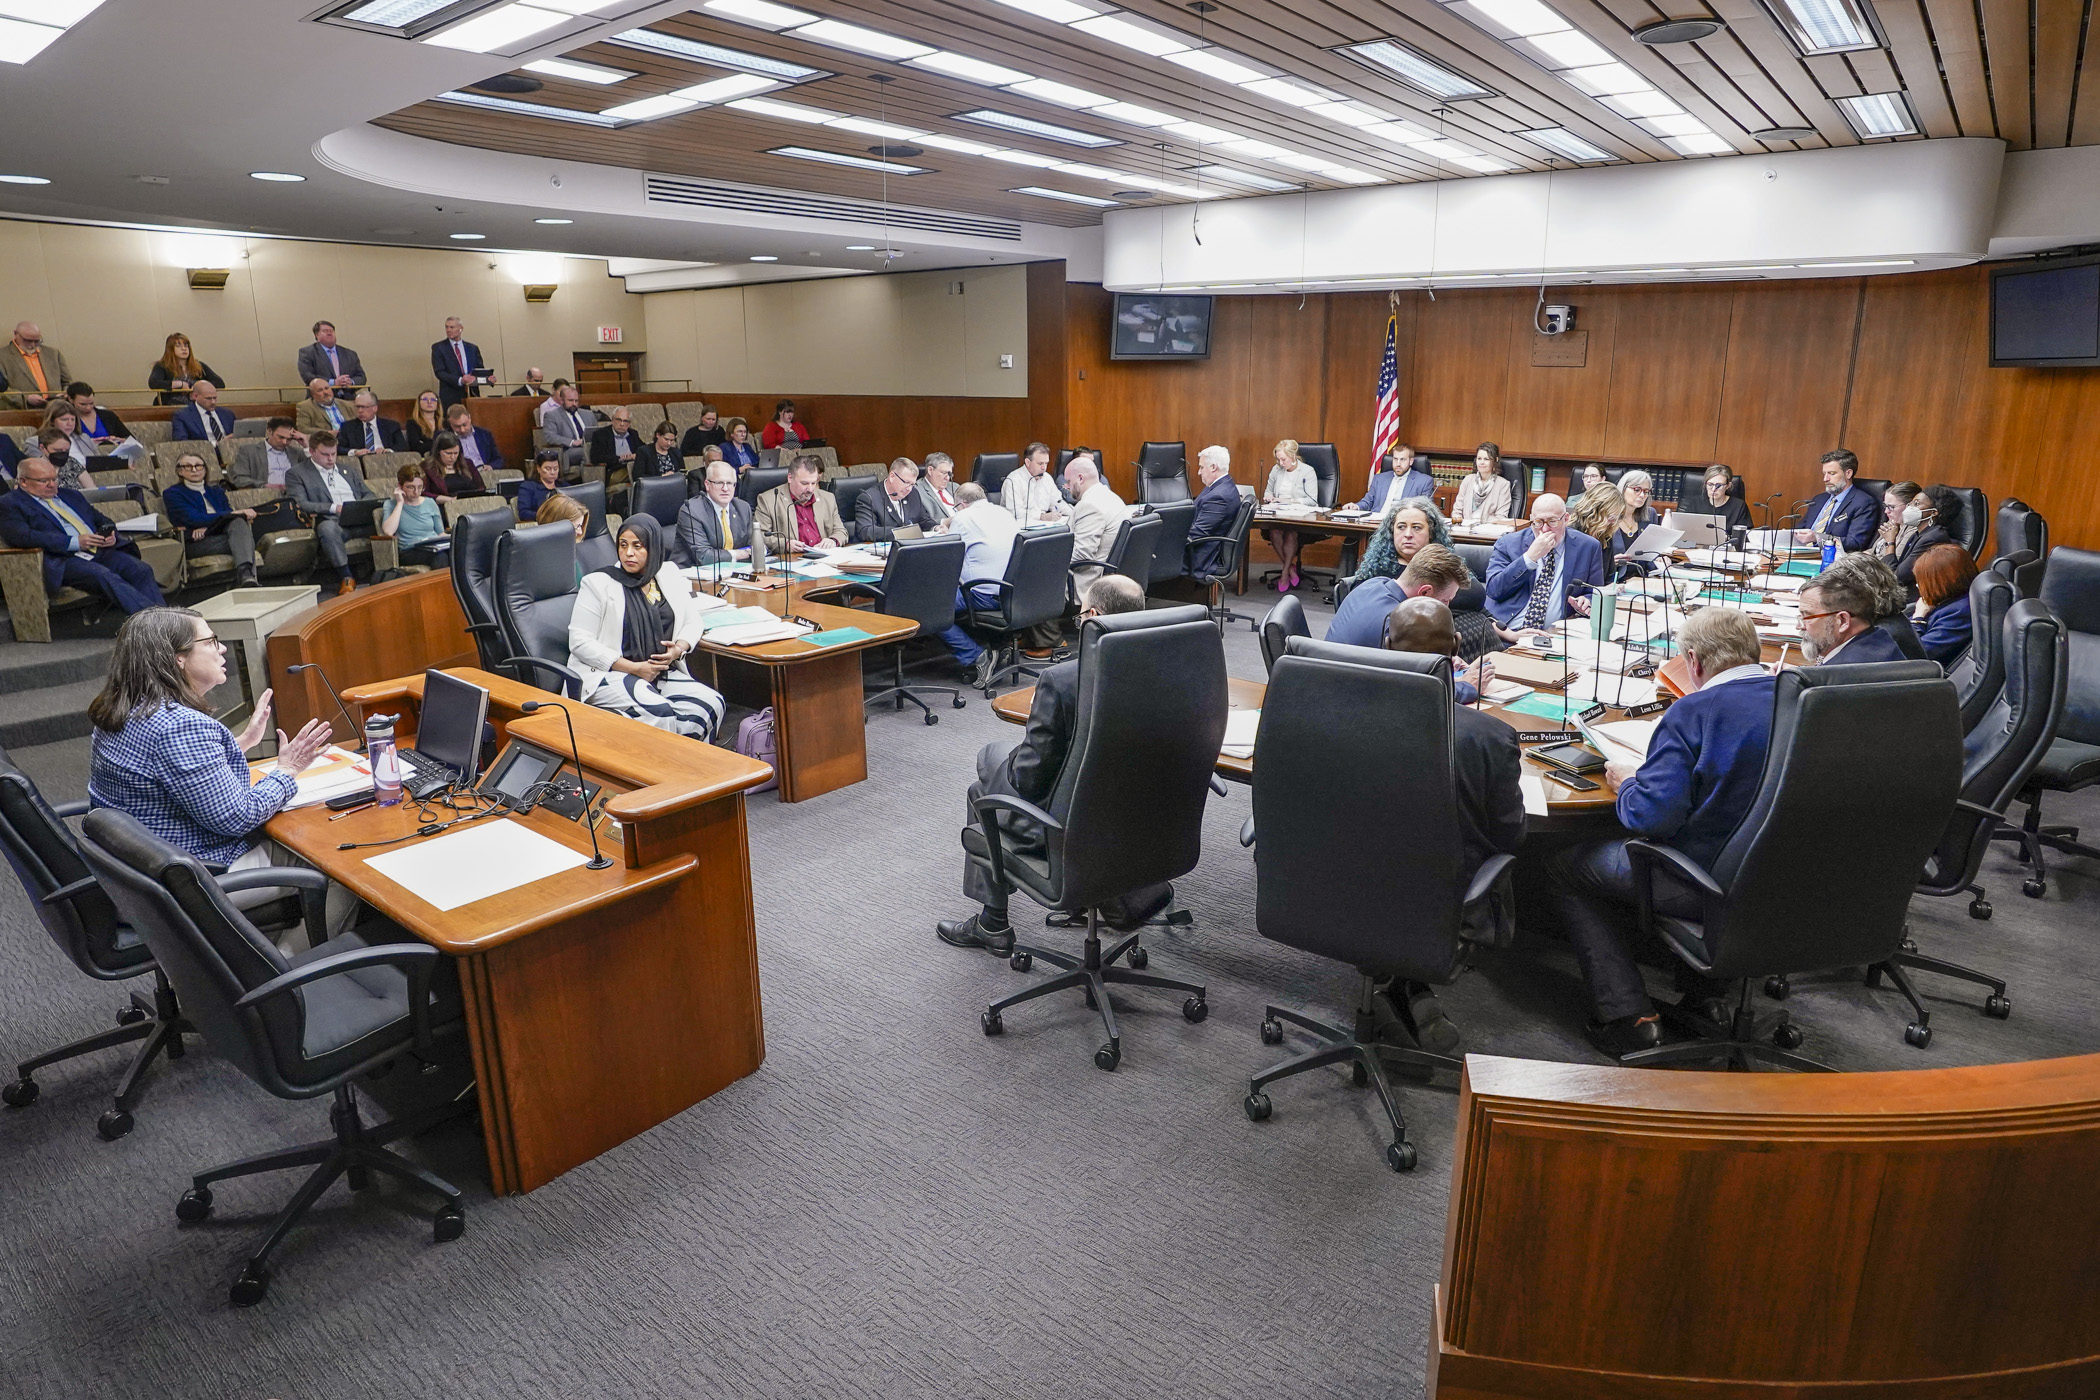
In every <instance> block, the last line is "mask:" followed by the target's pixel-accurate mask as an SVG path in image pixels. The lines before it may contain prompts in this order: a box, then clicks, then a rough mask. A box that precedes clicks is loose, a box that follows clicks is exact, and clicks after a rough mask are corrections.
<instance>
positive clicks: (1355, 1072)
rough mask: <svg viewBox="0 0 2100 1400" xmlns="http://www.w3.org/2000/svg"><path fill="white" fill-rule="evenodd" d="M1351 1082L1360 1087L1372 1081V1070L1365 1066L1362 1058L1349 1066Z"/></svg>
mask: <svg viewBox="0 0 2100 1400" xmlns="http://www.w3.org/2000/svg"><path fill="white" fill-rule="evenodd" d="M1349 1082H1350V1083H1351V1084H1354V1085H1355V1086H1356V1087H1357V1088H1359V1089H1361V1088H1363V1087H1364V1085H1366V1084H1368V1083H1370V1082H1371V1071H1369V1070H1367V1069H1365V1068H1364V1062H1363V1061H1362V1060H1358V1061H1357V1062H1356V1063H1355V1064H1353V1065H1351V1066H1349Z"/></svg>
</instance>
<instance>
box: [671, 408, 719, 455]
mask: <svg viewBox="0 0 2100 1400" xmlns="http://www.w3.org/2000/svg"><path fill="white" fill-rule="evenodd" d="M728 438H729V432H728V430H727V429H726V428H724V427H723V426H722V417H721V415H720V414H718V413H716V412H715V406H714V405H713V404H711V403H704V404H702V405H700V421H699V422H697V423H695V424H694V425H693V426H692V427H690V428H687V429H686V430H685V437H684V438H683V439H681V440H680V441H679V444H678V453H679V455H680V456H682V457H691V458H694V459H695V460H697V459H698V458H699V456H700V454H701V453H702V452H703V451H705V450H706V449H707V448H710V447H720V446H721V445H722V444H723V443H724V442H726V441H727V440H728Z"/></svg>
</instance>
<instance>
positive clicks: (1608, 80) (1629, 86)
mask: <svg viewBox="0 0 2100 1400" xmlns="http://www.w3.org/2000/svg"><path fill="white" fill-rule="evenodd" d="M1560 75H1561V76H1562V77H1563V78H1566V79H1567V80H1568V81H1569V82H1571V83H1573V84H1575V86H1577V87H1579V88H1581V89H1582V90H1583V91H1584V92H1586V93H1588V94H1589V95H1590V96H1592V97H1611V96H1614V95H1616V94H1618V93H1622V92H1647V91H1648V90H1649V89H1650V87H1651V86H1652V84H1650V83H1649V81H1648V80H1647V79H1646V78H1644V77H1642V76H1641V75H1640V74H1638V73H1636V72H1634V71H1633V70H1632V69H1631V68H1628V67H1627V66H1626V65H1625V64H1623V63H1600V64H1597V65H1596V66H1595V67H1593V68H1564V69H1562V70H1561V74H1560Z"/></svg>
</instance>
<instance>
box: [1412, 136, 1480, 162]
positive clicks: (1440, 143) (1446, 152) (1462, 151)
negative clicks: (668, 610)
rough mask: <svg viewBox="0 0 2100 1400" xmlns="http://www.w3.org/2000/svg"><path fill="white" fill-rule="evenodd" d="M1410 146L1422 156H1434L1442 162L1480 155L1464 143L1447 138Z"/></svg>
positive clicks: (1415, 143) (1417, 142)
mask: <svg viewBox="0 0 2100 1400" xmlns="http://www.w3.org/2000/svg"><path fill="white" fill-rule="evenodd" d="M1412 144H1413V145H1414V148H1415V149H1416V150H1418V151H1420V152H1421V153H1422V154H1424V155H1428V156H1436V157H1438V158H1440V159H1443V160H1457V159H1459V158H1460V157H1461V156H1477V155H1479V154H1480V152H1478V151H1476V150H1474V149H1473V148H1472V147H1471V146H1468V145H1467V144H1466V143H1465V142H1463V141H1454V140H1452V139H1451V138H1450V137H1448V136H1443V137H1439V138H1437V139H1436V140H1434V141H1416V142H1414V143H1412Z"/></svg>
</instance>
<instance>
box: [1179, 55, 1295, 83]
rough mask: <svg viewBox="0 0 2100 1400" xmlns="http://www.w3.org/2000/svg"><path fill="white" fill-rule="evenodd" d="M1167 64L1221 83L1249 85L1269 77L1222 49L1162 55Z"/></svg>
mask: <svg viewBox="0 0 2100 1400" xmlns="http://www.w3.org/2000/svg"><path fill="white" fill-rule="evenodd" d="M1164 57H1165V58H1166V60H1167V62H1169V63H1178V64H1180V65H1181V66H1182V67H1184V68H1189V69H1193V70H1195V71H1196V72H1198V73H1202V74H1204V75H1206V76H1208V77H1212V78H1216V79H1217V80H1218V81H1219V82H1221V83H1232V84H1234V85H1238V84H1241V83H1251V82H1255V81H1258V80H1259V79H1262V78H1266V77H1268V76H1269V75H1268V74H1266V73H1264V72H1262V71H1261V70H1260V69H1259V68H1250V67H1248V66H1247V64H1246V63H1245V62H1244V61H1242V60H1241V59H1240V58H1239V56H1238V55H1237V54H1229V53H1227V52H1225V50H1223V49H1183V50H1182V51H1181V52H1180V53H1170V54H1166V55H1164Z"/></svg>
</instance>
